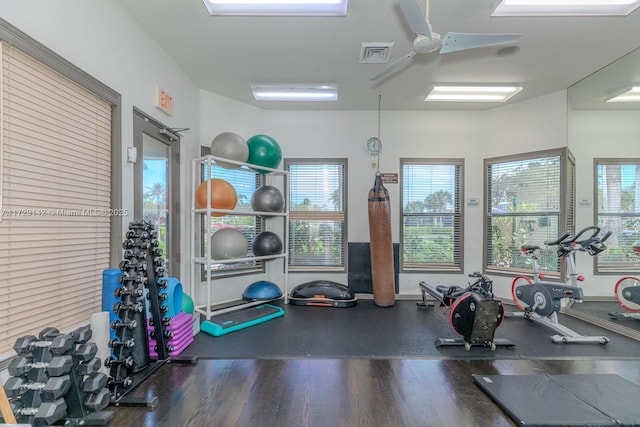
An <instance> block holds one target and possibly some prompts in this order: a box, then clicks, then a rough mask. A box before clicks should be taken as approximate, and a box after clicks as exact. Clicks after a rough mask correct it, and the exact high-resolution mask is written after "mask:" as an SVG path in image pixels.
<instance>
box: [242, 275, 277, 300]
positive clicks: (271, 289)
mask: <svg viewBox="0 0 640 427" xmlns="http://www.w3.org/2000/svg"><path fill="white" fill-rule="evenodd" d="M281 296H282V290H280V287H279V286H278V285H276V284H275V283H273V282H269V281H268V280H259V281H257V282H253V283H252V284H250V285H249V286H247V288H246V289H245V290H244V293H243V294H242V299H243V300H245V301H268V300H274V299H278V298H280V297H281Z"/></svg>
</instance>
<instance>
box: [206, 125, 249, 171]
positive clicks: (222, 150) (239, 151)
mask: <svg viewBox="0 0 640 427" xmlns="http://www.w3.org/2000/svg"><path fill="white" fill-rule="evenodd" d="M211 155H212V156H216V157H222V158H224V159H229V160H235V161H236V162H242V163H246V162H247V159H249V146H248V145H247V142H246V141H245V140H244V138H242V137H241V136H240V135H238V134H236V133H233V132H222V133H221V134H220V135H218V136H216V137H215V138H213V141H212V142H211ZM216 163H217V164H219V165H220V166H222V167H223V168H226V169H236V168H239V167H240V165H234V164H232V163H227V162H222V161H217V162H216Z"/></svg>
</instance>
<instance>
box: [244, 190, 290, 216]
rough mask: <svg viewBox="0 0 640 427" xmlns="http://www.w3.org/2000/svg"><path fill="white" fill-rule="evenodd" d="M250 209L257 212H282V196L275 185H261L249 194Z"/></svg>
mask: <svg viewBox="0 0 640 427" xmlns="http://www.w3.org/2000/svg"><path fill="white" fill-rule="evenodd" d="M251 209H253V210H254V211H258V212H282V210H283V209H284V197H282V193H281V192H280V190H278V189H277V188H276V187H274V186H272V185H263V186H262V187H260V188H258V189H257V190H256V191H254V192H253V194H252V195H251Z"/></svg>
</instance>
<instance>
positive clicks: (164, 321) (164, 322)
mask: <svg viewBox="0 0 640 427" xmlns="http://www.w3.org/2000/svg"><path fill="white" fill-rule="evenodd" d="M166 308H167V307H165V310H164V311H165V312H166V311H167V310H166ZM160 310H162V307H160ZM149 324H150V326H153V318H150V319H149ZM162 325H163V326H171V317H163V318H162Z"/></svg>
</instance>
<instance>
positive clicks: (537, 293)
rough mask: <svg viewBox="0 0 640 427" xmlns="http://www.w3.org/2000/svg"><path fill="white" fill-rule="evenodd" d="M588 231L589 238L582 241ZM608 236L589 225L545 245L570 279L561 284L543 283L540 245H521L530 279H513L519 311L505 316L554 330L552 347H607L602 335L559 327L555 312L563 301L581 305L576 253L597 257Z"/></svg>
mask: <svg viewBox="0 0 640 427" xmlns="http://www.w3.org/2000/svg"><path fill="white" fill-rule="evenodd" d="M588 232H591V235H590V236H589V237H586V238H583V236H584V235H585V234H586V233H588ZM610 235H611V232H608V233H607V234H605V235H604V236H600V227H597V226H591V227H586V228H584V229H582V230H580V231H579V232H577V233H576V234H575V235H574V236H571V234H570V233H566V234H565V235H564V236H562V237H560V238H558V239H557V240H554V241H547V242H544V244H545V245H547V246H557V247H558V250H557V254H558V257H559V258H560V259H562V260H564V261H565V263H566V265H567V269H568V271H569V280H568V281H567V283H564V284H563V283H555V282H546V281H544V277H543V276H542V274H541V273H540V272H539V269H538V256H537V252H538V251H539V250H540V246H538V245H523V246H522V247H521V248H520V250H521V251H522V254H523V256H525V257H527V258H529V259H531V266H532V270H533V280H531V278H529V277H527V276H517V277H516V278H515V279H514V280H513V283H512V284H511V294H512V296H513V302H514V303H515V305H516V307H518V308H519V309H520V310H522V311H520V312H515V313H508V314H507V317H523V318H525V319H528V320H532V321H535V322H536V323H539V324H541V325H544V326H546V327H548V328H550V329H553V330H554V331H556V332H557V333H558V334H556V335H552V336H550V337H549V338H550V339H551V341H552V342H553V343H555V344H558V343H597V344H607V343H608V342H609V339H608V338H607V337H605V336H586V335H581V334H579V333H577V332H575V331H573V330H572V329H569V328H567V327H566V326H564V325H562V324H560V323H559V322H558V312H559V311H560V308H561V307H562V300H563V299H564V298H568V299H569V300H571V301H573V302H582V298H583V294H582V288H581V287H580V285H579V282H581V281H583V280H584V277H583V276H579V275H578V273H576V264H575V259H574V254H575V252H586V253H588V254H589V255H591V256H596V255H598V254H599V253H600V252H602V251H604V250H605V249H606V245H605V244H604V242H605V240H607V239H608V238H609V236H610Z"/></svg>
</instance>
